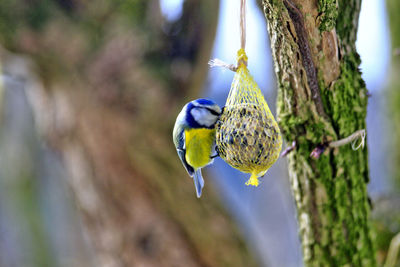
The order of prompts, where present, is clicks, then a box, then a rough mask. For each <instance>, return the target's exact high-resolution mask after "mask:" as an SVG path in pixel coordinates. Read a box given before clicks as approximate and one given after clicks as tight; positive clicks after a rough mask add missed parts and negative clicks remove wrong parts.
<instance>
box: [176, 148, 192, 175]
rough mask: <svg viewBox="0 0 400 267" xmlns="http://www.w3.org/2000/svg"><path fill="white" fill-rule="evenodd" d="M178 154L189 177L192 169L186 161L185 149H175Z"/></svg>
mask: <svg viewBox="0 0 400 267" xmlns="http://www.w3.org/2000/svg"><path fill="white" fill-rule="evenodd" d="M176 151H178V156H179V158H180V159H181V161H182V164H183V166H184V167H185V169H186V171H187V172H188V173H189V175H190V177H193V175H194V169H193V167H192V166H190V165H189V164H188V163H187V162H186V149H177V150H176Z"/></svg>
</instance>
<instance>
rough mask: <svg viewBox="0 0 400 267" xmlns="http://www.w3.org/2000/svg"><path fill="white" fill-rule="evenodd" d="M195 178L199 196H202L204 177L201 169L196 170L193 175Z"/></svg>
mask: <svg viewBox="0 0 400 267" xmlns="http://www.w3.org/2000/svg"><path fill="white" fill-rule="evenodd" d="M193 180H194V186H195V187H196V194H197V197H198V198H200V196H201V190H202V189H203V187H204V179H203V176H202V175H201V169H197V170H195V172H194V175H193Z"/></svg>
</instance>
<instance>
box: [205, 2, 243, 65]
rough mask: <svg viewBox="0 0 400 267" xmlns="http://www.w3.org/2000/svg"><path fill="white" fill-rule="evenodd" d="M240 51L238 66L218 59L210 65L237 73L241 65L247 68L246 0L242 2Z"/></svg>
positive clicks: (212, 60) (213, 60)
mask: <svg viewBox="0 0 400 267" xmlns="http://www.w3.org/2000/svg"><path fill="white" fill-rule="evenodd" d="M239 29H240V49H239V51H238V55H237V59H238V60H237V66H235V65H233V64H229V63H226V62H224V61H222V60H220V59H218V58H215V59H211V60H210V61H209V62H208V65H209V66H210V67H211V68H212V67H222V68H226V69H229V70H231V71H234V72H236V70H237V68H238V66H240V64H244V65H246V66H247V56H246V53H245V47H246V0H240V28H239Z"/></svg>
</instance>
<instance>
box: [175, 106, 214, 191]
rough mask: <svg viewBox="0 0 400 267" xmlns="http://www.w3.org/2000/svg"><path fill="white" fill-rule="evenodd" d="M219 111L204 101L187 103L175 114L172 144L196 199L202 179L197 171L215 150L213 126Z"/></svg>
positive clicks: (200, 188)
mask: <svg viewBox="0 0 400 267" xmlns="http://www.w3.org/2000/svg"><path fill="white" fill-rule="evenodd" d="M220 115H221V108H220V107H219V106H218V105H217V104H215V103H214V102H213V101H211V100H208V99H197V100H193V101H191V102H189V103H187V104H186V105H185V106H184V107H183V109H182V111H181V112H180V113H179V115H178V117H177V119H176V122H175V126H174V131H173V141H174V144H175V147H176V151H177V152H178V156H179V158H180V159H181V161H182V164H183V166H184V167H185V169H186V171H187V172H188V173H189V175H190V177H192V178H193V180H194V186H195V188H196V194H197V197H200V196H201V190H202V188H203V187H204V179H203V176H202V175H201V168H203V167H205V166H207V165H208V164H211V163H212V161H213V155H212V154H213V153H214V147H215V128H214V126H215V123H216V122H217V120H218V118H219V116H220Z"/></svg>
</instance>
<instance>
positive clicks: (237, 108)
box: [216, 49, 282, 186]
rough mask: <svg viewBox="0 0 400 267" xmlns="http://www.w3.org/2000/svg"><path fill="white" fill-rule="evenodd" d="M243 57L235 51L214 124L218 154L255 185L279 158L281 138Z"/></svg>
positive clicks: (245, 58)
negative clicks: (235, 63) (235, 58)
mask: <svg viewBox="0 0 400 267" xmlns="http://www.w3.org/2000/svg"><path fill="white" fill-rule="evenodd" d="M244 62H247V56H246V54H245V52H244V50H243V49H240V50H239V51H238V68H237V70H236V73H235V76H234V78H233V81H232V85H231V89H230V91H229V95H228V99H227V100H226V104H225V108H224V112H223V113H222V115H221V117H220V120H219V121H218V122H217V124H216V145H217V149H218V153H219V155H220V157H221V158H222V159H223V160H225V162H227V163H228V164H229V165H231V166H232V167H234V168H236V169H238V170H240V171H242V172H244V173H250V174H251V176H250V179H249V180H248V181H247V182H246V185H253V186H258V184H259V182H258V177H260V176H263V175H264V174H265V173H266V172H267V170H268V169H269V168H270V167H271V166H272V164H274V163H275V161H276V160H277V159H278V157H279V152H280V151H281V147H282V138H281V134H280V130H279V127H278V124H277V123H276V121H275V118H274V116H273V115H272V113H271V111H270V110H269V107H268V104H267V102H266V101H265V99H264V96H263V94H262V92H261V90H260V88H259V87H258V85H257V84H256V82H255V81H254V80H253V77H252V76H251V75H250V73H249V70H248V69H247V67H246V64H245V63H244Z"/></svg>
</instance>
